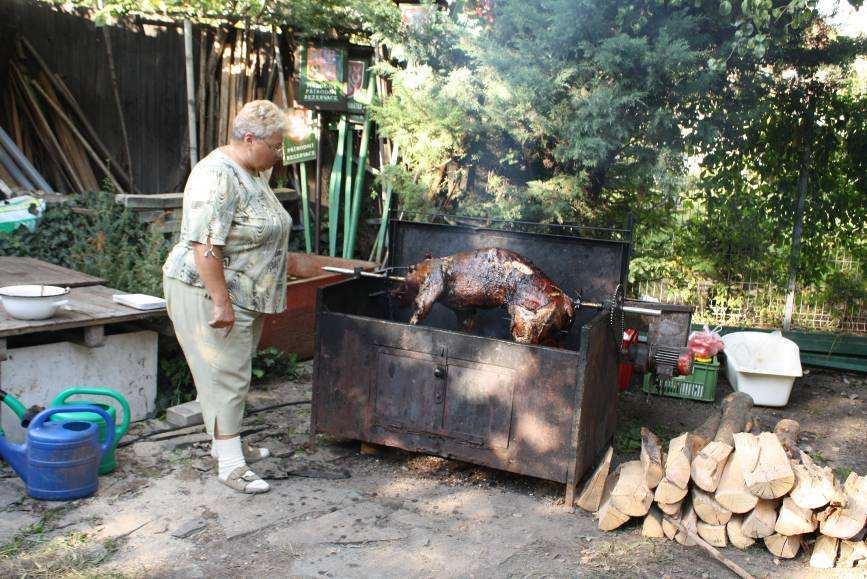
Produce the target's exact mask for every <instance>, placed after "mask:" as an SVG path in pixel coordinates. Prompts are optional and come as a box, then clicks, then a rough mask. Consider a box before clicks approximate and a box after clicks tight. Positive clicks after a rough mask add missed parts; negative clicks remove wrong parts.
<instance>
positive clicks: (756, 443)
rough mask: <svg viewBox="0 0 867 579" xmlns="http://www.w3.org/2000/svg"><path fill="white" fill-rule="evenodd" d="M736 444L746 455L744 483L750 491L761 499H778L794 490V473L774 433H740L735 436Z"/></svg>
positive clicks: (744, 455)
mask: <svg viewBox="0 0 867 579" xmlns="http://www.w3.org/2000/svg"><path fill="white" fill-rule="evenodd" d="M735 446H736V447H737V452H738V453H739V454H742V455H743V461H742V462H741V465H742V467H741V468H742V469H743V475H744V483H746V485H747V488H749V490H750V492H751V493H753V494H754V495H756V496H757V497H759V498H762V499H776V498H779V497H782V496H783V495H785V494H787V493H788V492H789V491H790V490H792V487H793V486H794V485H795V473H794V471H792V465H791V464H789V458H788V457H787V456H786V451H785V450H783V445H782V444H780V439H779V438H777V436H776V435H775V434H773V433H771V432H763V433H761V434H760V435H758V436H753V435H752V434H746V433H739V434H737V435H735ZM742 450H743V452H741V451H742Z"/></svg>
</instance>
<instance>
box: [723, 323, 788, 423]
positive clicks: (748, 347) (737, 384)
mask: <svg viewBox="0 0 867 579" xmlns="http://www.w3.org/2000/svg"><path fill="white" fill-rule="evenodd" d="M722 340H723V342H725V350H724V351H725V355H726V377H727V378H728V381H729V383H730V384H731V385H732V388H734V389H735V391H737V392H746V393H747V394H749V395H750V396H752V397H753V401H754V402H755V403H756V405H758V406H785V405H786V404H788V403H789V395H790V394H791V393H792V384H793V383H794V382H795V378H798V377H800V376H803V375H804V373H803V371H802V370H801V352H800V350H799V349H798V345H797V344H796V343H795V342H793V341H792V340H789V339H788V338H784V337H783V336H782V335H781V334H780V332H778V331H777V332H772V333H770V334H767V333H765V332H735V333H732V334H726V335H725V336H723V337H722Z"/></svg>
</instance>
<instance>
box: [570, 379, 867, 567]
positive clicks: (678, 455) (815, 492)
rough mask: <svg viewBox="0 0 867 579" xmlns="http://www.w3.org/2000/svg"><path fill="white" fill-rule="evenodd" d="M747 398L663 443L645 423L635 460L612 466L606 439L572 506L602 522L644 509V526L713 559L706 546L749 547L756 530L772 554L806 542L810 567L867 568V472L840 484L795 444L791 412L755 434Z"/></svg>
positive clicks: (789, 553)
mask: <svg viewBox="0 0 867 579" xmlns="http://www.w3.org/2000/svg"><path fill="white" fill-rule="evenodd" d="M752 405H753V401H752V398H750V396H749V395H747V394H744V393H734V394H731V395H729V396H728V397H726V398H725V400H724V401H723V404H722V410H721V413H718V414H715V415H713V416H711V417H709V418H708V419H707V420H706V421H705V422H704V424H702V425H701V426H700V427H699V428H698V429H696V430H695V431H693V432H686V433H683V434H681V435H680V436H678V437H676V438H674V439H672V440H671V441H670V442H669V444H668V452H667V453H666V452H664V449H663V447H662V445H661V444H660V440H659V439H658V438H657V437H656V436H655V435H654V434H653V433H652V432H650V431H649V430H647V429H646V428H642V431H641V460H634V461H630V462H625V463H622V464H620V465H619V466H618V467H617V468H616V469H615V470H614V472H611V473H609V470H610V464H611V457H612V454H613V453H612V450H611V449H609V450H608V453H607V454H606V455H605V458H604V459H603V461H602V463H601V464H600V465H599V467H597V469H596V471H595V472H594V473H593V475H592V476H591V477H590V479H589V481H588V482H587V485H586V486H585V488H584V490H583V492H582V493H581V495H580V496H579V498H578V501H577V504H578V506H579V507H581V508H583V509H584V510H587V511H591V512H595V513H596V514H597V517H598V519H599V528H600V529H601V530H603V531H611V530H613V529H616V528H618V527H620V526H621V525H623V524H624V523H626V522H627V521H628V520H629V519H630V518H634V517H643V518H644V521H643V524H642V526H641V534H642V535H643V536H645V537H650V538H663V537H666V538H668V539H674V540H675V541H677V542H678V543H680V544H682V545H695V544H699V545H701V546H702V547H703V548H705V549H706V550H708V552H710V553H711V554H712V555H714V557H716V558H717V559H719V560H722V559H724V557H721V556H718V555H719V552H718V551H716V549H713V548H710V549H708V547H709V546H712V547H725V546H727V545H728V544H731V545H732V546H734V547H737V548H738V549H746V548H747V547H749V546H750V545H752V544H753V543H755V542H756V541H757V540H759V539H761V540H763V541H764V544H765V546H766V547H767V549H768V550H769V551H770V552H771V553H773V554H774V555H775V556H777V557H781V558H792V557H795V556H796V555H797V554H798V552H799V551H800V549H802V548H807V547H808V545H809V544H811V543H812V549H813V551H812V556H811V558H810V565H812V566H813V567H820V568H830V567H834V566H837V567H849V568H851V567H863V568H865V569H867V542H865V534H867V526H865V522H867V476H859V475H857V474H855V473H851V474H849V476H848V478H847V479H846V481H845V482H844V483H843V484H842V486H841V484H840V482H839V481H837V480H836V478H835V476H834V473H833V471H832V470H831V469H830V468H828V467H820V466H818V465H816V464H815V463H814V462H813V460H812V459H811V458H810V456H809V455H807V454H806V453H805V452H803V451H802V450H801V449H800V448H798V445H797V443H798V435H799V432H800V425H799V424H798V423H797V422H795V421H794V420H788V419H783V420H780V421H779V422H778V423H777V425H776V427H775V428H774V431H773V432H761V433H758V434H754V433H753V432H752V430H753V423H752V420H751V418H750V416H751V412H750V411H751V408H752ZM714 553H715V554H714ZM729 563H730V562H729ZM727 564H728V563H727Z"/></svg>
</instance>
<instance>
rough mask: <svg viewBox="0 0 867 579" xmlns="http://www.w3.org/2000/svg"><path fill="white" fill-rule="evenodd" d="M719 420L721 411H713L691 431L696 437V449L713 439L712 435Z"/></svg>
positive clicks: (715, 431) (716, 428)
mask: <svg viewBox="0 0 867 579" xmlns="http://www.w3.org/2000/svg"><path fill="white" fill-rule="evenodd" d="M720 420H722V413H721V411H717V412H713V413H711V414H710V415H708V417H707V418H705V419H704V422H702V423H701V424H700V425H699V426H698V427H697V428H694V429H693V430H692V431H691V432H692V434H693V436H694V437H695V438H696V439H697V440H696V441H695V444H696V446H698V450H701V449H702V448H703V447H704V446H705V445H706V444H707V443H708V442H710V441H711V440H713V437H714V435H715V434H716V433H717V430H718V429H719V425H720Z"/></svg>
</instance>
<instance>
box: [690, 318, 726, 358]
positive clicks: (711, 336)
mask: <svg viewBox="0 0 867 579" xmlns="http://www.w3.org/2000/svg"><path fill="white" fill-rule="evenodd" d="M717 329H719V328H717ZM686 347H687V348H689V351H690V352H692V353H693V354H695V357H696V358H713V357H714V356H716V355H717V354H718V353H719V352H720V351H721V350H722V349H723V348H724V347H725V343H724V342H723V341H722V337H720V335H719V333H718V332H717V331H716V330H711V329H710V328H708V327H707V325H705V326H704V329H703V330H701V331H700V332H693V333H691V334H690V335H689V340H687V342H686Z"/></svg>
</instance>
